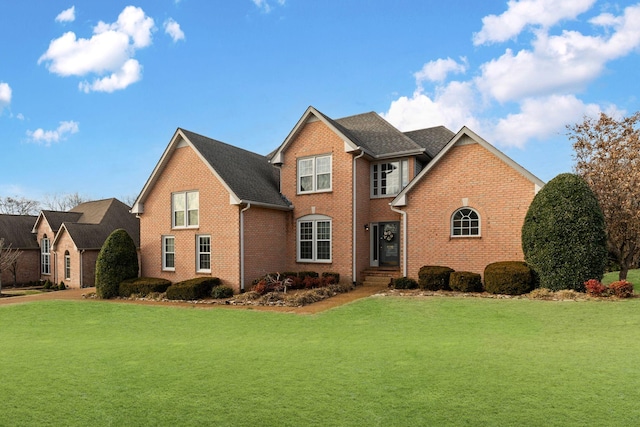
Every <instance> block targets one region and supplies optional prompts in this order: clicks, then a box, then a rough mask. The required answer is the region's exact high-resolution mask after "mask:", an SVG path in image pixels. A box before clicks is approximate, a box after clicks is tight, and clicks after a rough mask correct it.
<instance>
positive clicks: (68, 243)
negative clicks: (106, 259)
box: [52, 228, 80, 288]
mask: <svg viewBox="0 0 640 427" xmlns="http://www.w3.org/2000/svg"><path fill="white" fill-rule="evenodd" d="M63 230H64V228H63ZM66 251H69V256H70V257H71V279H70V280H68V279H67V278H66V277H65V270H64V254H65V252H66ZM52 260H53V262H55V271H56V272H57V274H56V275H55V280H56V284H60V282H64V284H65V286H66V287H68V288H79V287H80V253H79V252H78V251H77V250H76V248H75V245H74V243H73V240H71V237H70V236H69V233H66V232H64V231H63V232H62V234H61V235H60V236H59V237H58V240H57V241H56V247H55V255H54V256H53V257H52Z"/></svg>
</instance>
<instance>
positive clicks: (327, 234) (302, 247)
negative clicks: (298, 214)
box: [297, 215, 331, 262]
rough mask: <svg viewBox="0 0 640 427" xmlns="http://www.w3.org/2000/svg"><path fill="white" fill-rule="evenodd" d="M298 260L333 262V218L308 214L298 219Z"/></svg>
mask: <svg viewBox="0 0 640 427" xmlns="http://www.w3.org/2000/svg"><path fill="white" fill-rule="evenodd" d="M297 246H298V262H331V219H330V218H329V217H327V216H324V215H308V216H305V217H302V218H300V219H299V220H298V244H297Z"/></svg>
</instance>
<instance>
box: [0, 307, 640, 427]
mask: <svg viewBox="0 0 640 427" xmlns="http://www.w3.org/2000/svg"><path fill="white" fill-rule="evenodd" d="M636 354H640V300H639V299H634V300H623V301H617V302H612V301H587V302H553V301H531V300H526V299H517V300H509V299H505V300H496V299H475V298H446V297H435V298H425V299H410V298H405V299H402V298H394V297H374V298H369V299H366V300H362V301H359V302H356V303H353V304H350V305H347V306H343V307H340V308H337V309H334V310H331V311H328V312H325V313H323V314H320V315H315V316H300V315H294V314H283V313H272V312H261V311H252V310H231V309H224V308H216V309H212V310H200V309H179V308H165V307H148V306H135V305H127V304H118V303H113V302H111V303H109V302H88V301H83V302H61V301H50V302H38V303H31V304H24V305H14V306H3V307H0V379H1V380H0V381H1V386H0V402H2V410H1V411H0V425H10V426H17V425H29V426H30V425H38V426H40V425H55V426H58V425H65V426H71V425H76V426H87V425H91V426H106V425H113V426H136V425H153V426H155V425H167V426H178V425H179V426H186V425H193V426H202V425H224V426H227V425H234V426H236V425H238V426H242V425H246V426H256V425H266V426H270V425H273V426H417V425H431V426H442V425H466V426H468V425H473V426H483V425H485V426H541V425H545V426H554V425H557V426H567V425H575V426H584V425H639V424H640V405H639V404H638V401H639V400H640V370H639V369H638V367H637V366H636V364H635V359H634V357H635V356H634V355H636Z"/></svg>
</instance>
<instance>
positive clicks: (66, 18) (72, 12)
mask: <svg viewBox="0 0 640 427" xmlns="http://www.w3.org/2000/svg"><path fill="white" fill-rule="evenodd" d="M75 20H76V7H75V6H71V7H70V8H69V9H66V10H63V11H62V12H60V13H59V14H58V16H56V22H73V21H75Z"/></svg>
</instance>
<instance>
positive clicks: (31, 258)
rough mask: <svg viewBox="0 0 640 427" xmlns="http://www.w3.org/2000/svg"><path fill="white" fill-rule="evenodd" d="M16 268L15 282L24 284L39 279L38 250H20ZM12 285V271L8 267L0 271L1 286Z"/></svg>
mask: <svg viewBox="0 0 640 427" xmlns="http://www.w3.org/2000/svg"><path fill="white" fill-rule="evenodd" d="M21 252H22V254H21V255H20V258H18V265H17V269H16V283H17V284H25V283H29V282H35V281H38V280H40V250H38V249H30V250H21ZM7 285H13V272H12V271H11V269H10V268H7V269H5V270H4V271H3V272H2V286H7Z"/></svg>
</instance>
